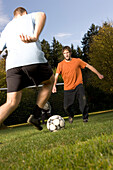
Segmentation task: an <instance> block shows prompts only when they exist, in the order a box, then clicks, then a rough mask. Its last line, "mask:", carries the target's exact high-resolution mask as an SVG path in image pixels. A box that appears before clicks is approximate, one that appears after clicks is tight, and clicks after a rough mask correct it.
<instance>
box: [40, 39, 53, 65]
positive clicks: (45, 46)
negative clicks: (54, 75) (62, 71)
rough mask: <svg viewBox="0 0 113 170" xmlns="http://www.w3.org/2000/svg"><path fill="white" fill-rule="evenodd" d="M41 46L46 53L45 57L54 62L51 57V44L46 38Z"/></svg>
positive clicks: (50, 62)
mask: <svg viewBox="0 0 113 170" xmlns="http://www.w3.org/2000/svg"><path fill="white" fill-rule="evenodd" d="M41 47H42V51H43V52H44V54H45V58H46V59H47V60H48V62H49V64H50V65H51V64H52V57H51V49H50V44H49V43H48V41H46V40H44V39H43V40H42V41H41Z"/></svg>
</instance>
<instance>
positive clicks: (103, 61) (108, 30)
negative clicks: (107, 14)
mask: <svg viewBox="0 0 113 170" xmlns="http://www.w3.org/2000/svg"><path fill="white" fill-rule="evenodd" d="M89 57H90V63H91V64H92V65H94V67H96V68H97V70H98V71H99V72H101V73H102V74H103V75H104V79H103V80H102V81H100V80H99V79H98V78H97V76H94V75H92V76H90V82H91V84H92V85H93V86H94V87H99V88H100V89H101V90H103V91H104V92H107V93H113V24H111V23H108V24H107V23H104V24H103V26H102V27H101V28H100V29H99V31H98V34H97V35H95V36H93V40H92V43H90V53H89Z"/></svg>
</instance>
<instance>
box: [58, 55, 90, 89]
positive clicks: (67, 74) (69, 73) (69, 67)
mask: <svg viewBox="0 0 113 170" xmlns="http://www.w3.org/2000/svg"><path fill="white" fill-rule="evenodd" d="M86 65H87V63H86V62H84V61H82V60H81V59H80V58H72V59H71V61H68V62H67V61H65V60H63V61H61V62H60V63H59V64H58V67H57V70H56V73H59V74H61V75H62V78H63V80H64V90H72V89H75V87H76V86H77V85H79V84H81V83H82V84H83V79H82V72H81V69H84V68H85V67H86Z"/></svg>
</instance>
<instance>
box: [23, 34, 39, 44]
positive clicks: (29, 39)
mask: <svg viewBox="0 0 113 170" xmlns="http://www.w3.org/2000/svg"><path fill="white" fill-rule="evenodd" d="M20 39H21V41H23V42H24V43H32V42H36V41H37V38H36V37H34V36H33V37H31V36H27V35H23V34H22V35H20Z"/></svg>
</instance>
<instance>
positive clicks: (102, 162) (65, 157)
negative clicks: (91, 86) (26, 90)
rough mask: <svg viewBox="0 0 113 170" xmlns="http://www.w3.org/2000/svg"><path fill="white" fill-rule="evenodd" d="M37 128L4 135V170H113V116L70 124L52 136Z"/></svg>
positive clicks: (0, 137)
mask: <svg viewBox="0 0 113 170" xmlns="http://www.w3.org/2000/svg"><path fill="white" fill-rule="evenodd" d="M43 127H44V129H43V130H42V131H37V130H36V129H35V128H34V127H33V126H22V127H16V128H9V129H7V130H1V131H0V143H1V144H0V169H1V170H2V169H3V170H4V169H5V170H8V169H11V170H12V169H14V170H15V169H24V170H26V169H30V170H31V169H33V170H34V169H47V170H48V169H50V170H51V169H64V170H65V169H74V170H76V169H78V170H79V169H108V170H109V169H112V168H113V112H110V113H103V114H98V115H92V116H90V117H89V122H88V123H83V122H82V118H81V117H80V118H75V119H74V122H73V124H69V123H68V120H66V125H65V129H63V130H60V131H58V132H49V131H48V130H47V128H46V126H45V125H43Z"/></svg>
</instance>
